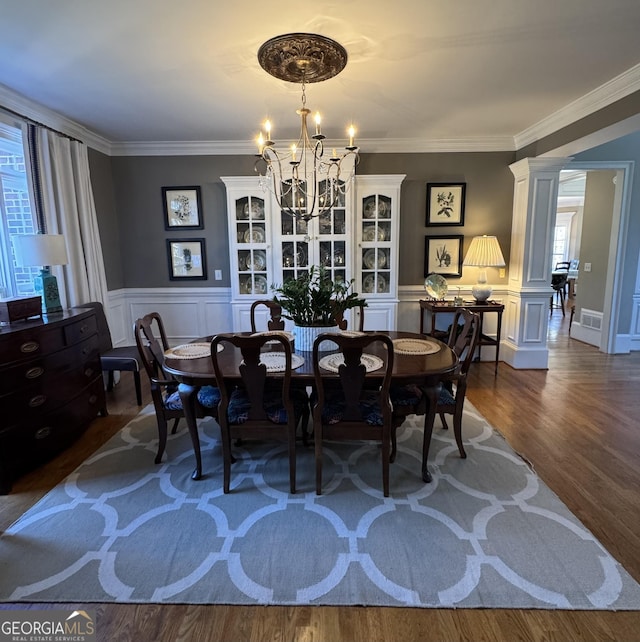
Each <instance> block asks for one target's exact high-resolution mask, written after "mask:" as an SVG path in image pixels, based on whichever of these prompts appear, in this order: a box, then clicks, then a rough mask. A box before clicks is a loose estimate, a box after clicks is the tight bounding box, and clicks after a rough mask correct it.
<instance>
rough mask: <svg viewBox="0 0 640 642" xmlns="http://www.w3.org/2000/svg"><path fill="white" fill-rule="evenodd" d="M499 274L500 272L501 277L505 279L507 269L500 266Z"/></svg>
mask: <svg viewBox="0 0 640 642" xmlns="http://www.w3.org/2000/svg"><path fill="white" fill-rule="evenodd" d="M499 274H500V278H501V279H504V277H505V276H507V271H506V270H505V268H500V272H499Z"/></svg>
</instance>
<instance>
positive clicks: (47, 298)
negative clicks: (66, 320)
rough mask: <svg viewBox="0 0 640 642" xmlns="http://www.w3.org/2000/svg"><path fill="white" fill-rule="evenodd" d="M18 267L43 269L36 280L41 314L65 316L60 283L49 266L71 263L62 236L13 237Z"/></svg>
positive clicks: (22, 235)
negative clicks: (59, 313) (40, 298)
mask: <svg viewBox="0 0 640 642" xmlns="http://www.w3.org/2000/svg"><path fill="white" fill-rule="evenodd" d="M13 247H14V249H15V252H16V264H17V265H18V267H34V266H40V267H41V268H42V269H41V271H40V274H38V275H37V276H36V277H35V278H34V280H33V284H34V288H35V291H36V292H37V293H38V294H40V295H42V311H43V312H44V313H45V314H51V313H52V312H62V305H61V304H60V293H59V291H58V280H57V279H56V277H55V276H54V275H53V274H51V271H50V270H49V266H51V265H66V264H67V263H68V258H67V248H66V245H65V242H64V236H62V234H18V235H16V236H14V237H13Z"/></svg>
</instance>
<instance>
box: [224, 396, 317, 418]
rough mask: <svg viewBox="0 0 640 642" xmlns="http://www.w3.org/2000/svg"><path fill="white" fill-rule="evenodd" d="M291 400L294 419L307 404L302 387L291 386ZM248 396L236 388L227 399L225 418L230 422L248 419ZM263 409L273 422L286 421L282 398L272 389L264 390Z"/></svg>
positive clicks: (302, 411)
mask: <svg viewBox="0 0 640 642" xmlns="http://www.w3.org/2000/svg"><path fill="white" fill-rule="evenodd" d="M290 395H291V400H292V401H293V411H294V414H295V417H296V420H297V419H298V418H299V417H301V416H302V414H303V413H304V411H305V409H306V408H308V406H309V398H308V397H307V393H306V391H305V390H303V389H302V388H291V390H290ZM249 407H250V403H249V397H248V396H247V393H246V392H245V391H244V389H243V388H236V389H235V390H234V391H233V392H232V393H231V397H230V399H229V407H228V408H227V419H228V420H229V423H230V424H243V423H245V422H246V421H247V420H248V419H249ZM264 410H265V412H266V413H267V417H268V418H269V421H272V422H273V423H274V424H286V423H287V421H288V417H287V411H286V409H285V407H284V406H283V405H282V398H281V397H280V396H279V395H278V394H274V393H273V391H268V390H267V391H266V394H265V400H264Z"/></svg>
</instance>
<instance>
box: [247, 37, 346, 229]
mask: <svg viewBox="0 0 640 642" xmlns="http://www.w3.org/2000/svg"><path fill="white" fill-rule="evenodd" d="M258 62H259V63H260V66H261V67H262V68H263V69H264V70H265V71H266V72H267V73H269V74H271V75H272V76H274V77H275V78H278V79H279V80H286V81H287V82H295V83H300V87H301V90H302V105H301V107H300V109H298V110H297V112H296V113H297V114H298V116H300V133H299V135H298V141H297V143H295V144H293V145H291V146H290V148H288V149H281V150H278V149H276V145H275V143H274V142H273V140H272V138H271V136H272V131H273V130H272V124H271V122H270V121H269V120H267V121H265V123H264V125H263V130H262V131H261V132H260V135H259V136H258V139H257V143H258V154H257V160H256V164H255V170H256V172H257V173H258V174H259V175H260V177H261V180H260V184H261V185H262V187H263V189H265V190H267V189H268V190H269V191H270V192H272V193H273V195H274V196H275V198H276V200H277V202H278V205H279V206H280V209H281V211H282V212H284V213H286V214H289V215H290V216H292V217H294V218H296V219H304V220H306V221H308V220H310V219H312V218H315V217H318V216H319V217H330V216H331V209H332V208H333V207H335V206H336V205H337V204H340V205H341V206H342V207H344V204H345V193H346V191H347V189H348V188H349V186H350V185H351V184H352V183H353V181H354V176H355V168H356V165H357V164H358V160H359V157H358V147H357V146H356V145H355V144H354V137H355V128H354V126H353V124H352V125H350V126H349V128H348V130H347V135H348V141H349V142H348V144H347V145H346V146H345V148H344V149H345V152H344V153H342V154H339V153H338V151H337V149H333V151H332V153H331V155H329V156H328V157H327V156H325V155H324V142H323V141H324V140H325V136H324V134H323V133H322V130H321V121H322V119H321V117H320V114H319V113H316V114H315V117H314V120H315V133H313V134H310V133H309V130H308V126H307V116H309V115H310V113H311V111H310V110H309V109H307V97H306V93H305V86H306V84H307V83H315V82H321V81H323V80H328V79H329V78H333V77H334V76H336V75H337V74H339V73H340V72H341V71H342V70H343V69H344V68H345V65H346V64H347V51H346V50H345V48H344V47H343V46H342V45H341V44H339V43H337V42H336V41H335V40H331V38H327V37H326V36H320V35H317V34H313V33H289V34H285V35H283V36H276V37H275V38H271V39H270V40H267V42H265V43H264V44H263V45H262V46H261V47H260V49H259V50H258Z"/></svg>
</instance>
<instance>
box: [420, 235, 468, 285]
mask: <svg viewBox="0 0 640 642" xmlns="http://www.w3.org/2000/svg"><path fill="white" fill-rule="evenodd" d="M463 240H464V236H462V234H456V235H453V236H426V237H425V239H424V275H425V277H427V276H429V274H433V273H435V274H441V275H442V276H456V277H461V276H462V241H463Z"/></svg>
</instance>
